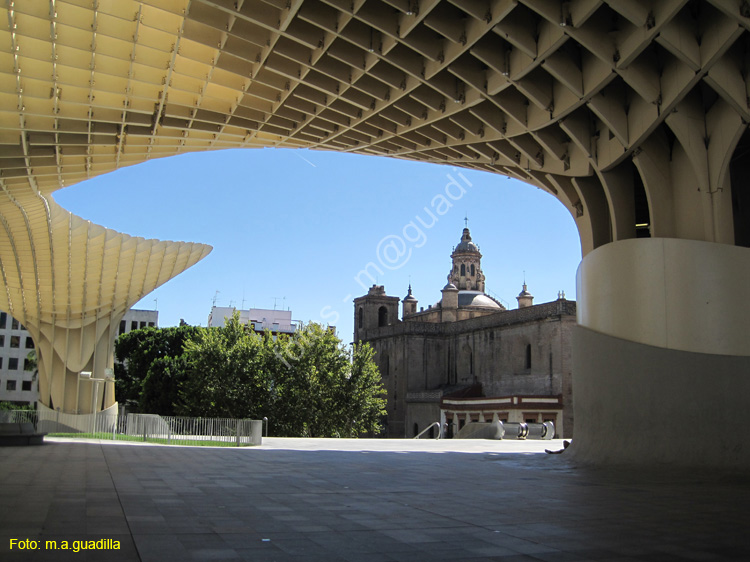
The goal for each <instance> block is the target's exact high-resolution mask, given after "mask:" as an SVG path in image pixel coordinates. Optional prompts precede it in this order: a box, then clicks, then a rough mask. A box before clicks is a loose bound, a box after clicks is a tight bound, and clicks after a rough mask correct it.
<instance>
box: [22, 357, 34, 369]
mask: <svg viewBox="0 0 750 562" xmlns="http://www.w3.org/2000/svg"><path fill="white" fill-rule="evenodd" d="M31 365H32V363H31V361H29V360H28V359H24V360H23V370H24V371H33V370H34V369H32V367H31Z"/></svg>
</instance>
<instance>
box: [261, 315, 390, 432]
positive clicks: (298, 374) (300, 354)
mask: <svg viewBox="0 0 750 562" xmlns="http://www.w3.org/2000/svg"><path fill="white" fill-rule="evenodd" d="M274 355H275V357H276V358H277V359H278V363H279V366H278V368H277V372H276V378H275V380H274V383H275V387H276V390H277V392H276V394H275V401H274V408H273V427H274V433H278V434H283V435H299V436H310V437H356V436H357V435H359V434H360V433H363V432H367V431H369V432H377V431H379V430H380V419H381V417H382V416H383V415H384V414H385V398H384V396H385V389H384V388H383V385H382V383H381V381H380V375H379V373H378V370H377V367H376V366H375V363H374V362H373V361H372V356H373V352H372V349H371V348H370V347H369V346H356V347H354V348H351V347H348V346H345V345H344V344H343V343H342V342H341V340H340V339H338V338H337V337H336V335H335V334H334V333H333V332H331V331H330V330H327V329H325V328H323V327H322V326H320V325H319V324H314V323H311V324H307V325H306V326H304V327H303V328H302V329H301V330H299V331H298V332H296V333H295V334H294V335H293V336H291V337H289V338H285V339H283V340H280V342H279V345H278V346H277V348H276V351H275V354H274Z"/></svg>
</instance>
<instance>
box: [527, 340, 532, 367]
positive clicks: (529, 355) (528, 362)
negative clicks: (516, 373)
mask: <svg viewBox="0 0 750 562" xmlns="http://www.w3.org/2000/svg"><path fill="white" fill-rule="evenodd" d="M526 368H527V369H531V344H530V343H529V344H526Z"/></svg>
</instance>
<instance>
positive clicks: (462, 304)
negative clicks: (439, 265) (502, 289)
mask: <svg viewBox="0 0 750 562" xmlns="http://www.w3.org/2000/svg"><path fill="white" fill-rule="evenodd" d="M458 307H459V308H497V309H499V310H502V309H504V308H505V307H504V306H502V305H500V304H499V303H498V302H497V301H496V300H495V299H493V298H492V297H490V296H488V295H486V294H485V293H483V292H481V291H459V292H458Z"/></svg>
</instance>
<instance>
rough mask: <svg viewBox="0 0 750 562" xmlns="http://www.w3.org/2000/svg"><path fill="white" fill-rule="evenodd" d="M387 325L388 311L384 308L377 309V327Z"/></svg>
mask: <svg viewBox="0 0 750 562" xmlns="http://www.w3.org/2000/svg"><path fill="white" fill-rule="evenodd" d="M387 325H388V309H387V308H386V307H384V306H381V307H380V308H379V309H378V327H383V326H387Z"/></svg>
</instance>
